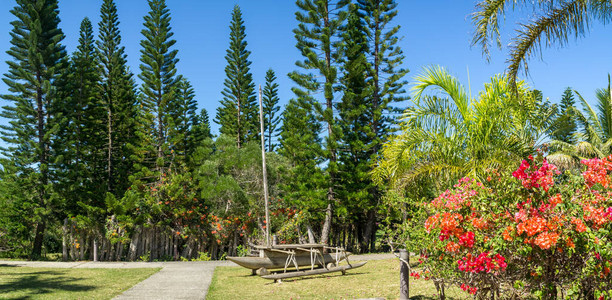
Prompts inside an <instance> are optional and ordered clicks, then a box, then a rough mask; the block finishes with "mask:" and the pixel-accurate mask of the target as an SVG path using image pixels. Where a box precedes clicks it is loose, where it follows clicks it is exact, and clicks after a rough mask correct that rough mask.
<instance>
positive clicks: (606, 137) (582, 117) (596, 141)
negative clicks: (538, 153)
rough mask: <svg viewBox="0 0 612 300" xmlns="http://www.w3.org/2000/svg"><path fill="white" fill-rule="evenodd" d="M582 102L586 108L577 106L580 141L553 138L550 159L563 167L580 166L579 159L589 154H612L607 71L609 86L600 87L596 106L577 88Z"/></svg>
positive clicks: (611, 91)
mask: <svg viewBox="0 0 612 300" xmlns="http://www.w3.org/2000/svg"><path fill="white" fill-rule="evenodd" d="M576 95H578V99H579V101H580V102H581V104H582V107H583V111H582V112H581V111H579V110H576V111H575V115H576V116H577V119H578V123H579V124H580V126H581V127H582V132H580V133H578V134H577V136H576V140H577V142H576V143H575V144H569V143H565V142H562V141H557V140H555V141H552V142H551V143H550V144H551V150H553V151H554V152H553V153H552V154H550V155H549V156H548V160H549V161H550V162H551V163H553V164H555V165H557V166H559V167H562V168H564V169H571V168H576V167H579V165H580V161H581V160H583V159H587V158H594V157H597V158H603V157H606V156H609V155H610V154H612V100H611V99H612V86H611V82H610V75H608V87H607V88H603V89H597V91H595V97H596V98H597V106H596V109H597V110H595V109H593V108H592V107H591V105H589V103H588V102H587V101H586V100H585V99H584V98H583V97H582V95H580V93H578V92H576Z"/></svg>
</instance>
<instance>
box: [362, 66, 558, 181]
mask: <svg viewBox="0 0 612 300" xmlns="http://www.w3.org/2000/svg"><path fill="white" fill-rule="evenodd" d="M415 82H416V83H415V86H414V88H413V92H414V93H413V97H412V101H413V106H412V107H410V108H408V109H407V110H406V112H405V115H404V118H403V123H402V124H401V133H400V134H398V135H396V136H394V137H392V138H391V140H390V141H389V142H388V143H387V144H386V145H385V147H384V148H383V151H382V158H381V160H380V162H379V165H378V167H377V168H376V169H375V170H374V177H375V178H377V179H389V180H390V182H391V183H392V184H393V185H395V186H396V187H399V188H405V187H407V186H413V187H414V186H418V183H419V182H421V183H422V182H423V181H424V180H425V181H427V180H429V182H430V183H433V184H434V185H436V188H445V187H446V184H447V183H448V182H450V181H454V180H456V179H458V178H460V177H463V176H469V177H472V178H479V179H482V177H483V175H484V174H485V171H486V170H488V169H498V168H500V167H504V166H507V165H508V164H509V163H514V162H516V161H517V160H519V159H521V158H523V157H526V156H527V155H529V154H531V153H533V151H534V147H536V146H537V145H539V144H540V143H541V142H542V141H543V138H544V133H545V132H546V130H547V128H548V126H550V123H551V120H552V116H553V114H554V108H553V107H551V106H550V105H548V104H547V103H542V102H541V100H538V99H537V97H534V93H533V92H532V91H530V90H529V89H528V88H527V86H526V85H525V84H524V83H523V82H519V83H517V85H516V90H514V89H512V88H511V85H510V84H509V81H508V78H507V77H506V76H500V75H498V76H495V77H493V78H491V82H490V83H487V84H485V87H484V90H483V91H482V92H480V93H479V94H478V97H477V98H476V99H472V98H471V97H470V95H468V92H466V90H465V88H464V87H463V86H462V85H461V84H460V83H459V82H458V80H457V79H456V78H455V77H453V76H452V75H450V74H449V73H448V72H447V71H446V70H445V69H443V68H440V67H429V68H426V69H425V70H424V72H423V74H422V75H420V76H418V77H416V78H415ZM513 91H516V92H518V93H514V92H513Z"/></svg>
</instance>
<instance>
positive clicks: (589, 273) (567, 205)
mask: <svg viewBox="0 0 612 300" xmlns="http://www.w3.org/2000/svg"><path fill="white" fill-rule="evenodd" d="M583 164H584V165H585V166H586V169H585V171H584V172H583V173H582V174H581V176H577V175H572V174H571V173H569V172H567V173H565V174H560V173H559V172H558V171H557V168H556V167H555V166H554V165H551V164H549V163H548V162H547V161H546V159H544V158H543V156H542V154H541V153H540V152H538V155H537V157H535V158H534V157H531V156H530V157H529V158H528V159H527V160H524V161H523V162H522V163H521V164H520V166H519V167H518V169H517V170H516V171H514V172H512V174H510V172H501V171H496V170H491V171H490V172H488V176H487V178H486V179H485V180H482V182H480V181H477V180H474V179H469V178H463V179H461V180H460V181H459V182H458V183H457V184H456V185H455V186H454V187H453V188H452V189H449V190H447V191H445V192H444V193H442V194H441V195H439V196H438V197H437V198H435V199H434V200H433V201H431V202H430V203H427V204H426V205H425V208H426V209H427V210H428V211H429V213H430V216H429V218H428V219H427V221H426V222H425V230H426V232H427V234H426V236H425V238H424V243H425V245H426V249H427V251H424V252H423V254H422V258H421V261H422V262H423V263H424V264H425V268H424V270H425V271H424V272H423V274H416V273H415V274H414V276H419V277H423V278H432V279H434V280H436V281H437V282H444V283H447V284H455V285H457V286H459V287H461V288H462V289H463V290H465V291H466V292H468V293H470V294H473V295H475V296H476V297H477V298H485V297H490V298H495V297H497V298H501V297H503V298H506V297H508V298H533V297H536V298H542V299H555V298H556V297H558V296H562V297H564V298H566V297H568V298H579V297H585V298H587V299H593V298H595V299H597V298H599V299H604V298H606V297H607V298H610V297H612V283H611V282H612V275H611V274H610V269H611V268H612V243H611V238H612V235H611V233H610V230H612V207H611V206H612V184H611V182H612V181H611V180H610V175H609V173H610V171H612V156H611V157H609V158H605V159H591V160H585V161H583Z"/></svg>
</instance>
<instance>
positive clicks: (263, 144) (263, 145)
mask: <svg viewBox="0 0 612 300" xmlns="http://www.w3.org/2000/svg"><path fill="white" fill-rule="evenodd" d="M261 94H262V93H261V85H259V125H260V127H261V164H262V169H263V186H264V202H265V206H266V246H267V247H270V209H269V206H268V202H269V199H268V174H267V170H266V141H265V137H264V118H263V103H262V99H261V98H262V96H261Z"/></svg>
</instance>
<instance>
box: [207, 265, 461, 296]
mask: <svg viewBox="0 0 612 300" xmlns="http://www.w3.org/2000/svg"><path fill="white" fill-rule="evenodd" d="M250 274H251V270H248V269H245V268H242V267H217V268H216V269H215V274H214V276H213V280H212V283H211V285H210V289H209V290H208V297H207V299H209V300H216V299H219V300H221V299H259V300H264V299H265V300H271V299H355V298H385V299H397V298H399V262H398V260H397V259H387V260H372V261H369V262H368V263H367V264H366V265H365V266H363V267H361V268H358V269H353V270H349V271H347V274H346V275H344V276H342V273H331V274H326V275H319V276H310V277H303V278H298V279H288V280H283V281H282V283H273V281H272V280H267V279H263V278H260V277H259V276H250ZM435 294H436V289H435V287H434V285H433V283H432V282H431V281H425V280H422V279H421V280H414V279H413V278H411V280H410V298H414V299H437V297H436V296H435ZM446 296H447V297H448V298H450V299H465V298H469V297H468V296H469V295H468V294H467V293H464V292H463V291H461V290H460V289H457V288H452V289H450V290H448V289H447V291H446Z"/></svg>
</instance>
